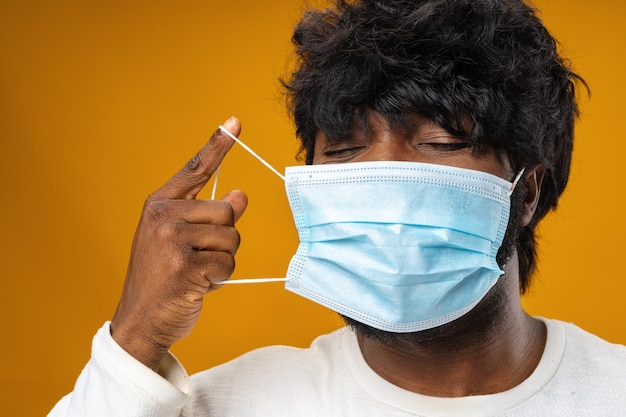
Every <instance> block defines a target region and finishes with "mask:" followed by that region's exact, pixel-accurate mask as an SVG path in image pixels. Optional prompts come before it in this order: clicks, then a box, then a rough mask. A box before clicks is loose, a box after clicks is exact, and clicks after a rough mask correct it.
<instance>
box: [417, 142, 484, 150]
mask: <svg viewBox="0 0 626 417" xmlns="http://www.w3.org/2000/svg"><path fill="white" fill-rule="evenodd" d="M417 146H420V147H421V146H429V147H431V148H434V149H436V150H439V151H458V150H461V149H465V148H469V147H471V146H472V143H471V142H467V141H463V142H423V143H419V144H418V145H417Z"/></svg>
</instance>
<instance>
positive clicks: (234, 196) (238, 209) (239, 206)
mask: <svg viewBox="0 0 626 417" xmlns="http://www.w3.org/2000/svg"><path fill="white" fill-rule="evenodd" d="M222 201H225V202H227V203H229V204H230V206H231V207H232V210H233V215H234V221H235V223H236V222H237V221H238V220H239V219H240V218H241V216H242V215H243V212H244V211H245V210H246V207H248V196H247V195H246V193H244V192H243V191H241V190H233V191H231V192H229V193H227V194H226V195H225V196H224V197H222Z"/></svg>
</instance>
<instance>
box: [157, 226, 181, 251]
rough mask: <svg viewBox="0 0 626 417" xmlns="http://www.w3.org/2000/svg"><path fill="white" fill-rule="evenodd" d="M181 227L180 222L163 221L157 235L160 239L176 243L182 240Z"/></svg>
mask: <svg viewBox="0 0 626 417" xmlns="http://www.w3.org/2000/svg"><path fill="white" fill-rule="evenodd" d="M180 229H181V224H180V223H171V222H168V223H163V224H161V225H159V227H158V229H157V237H158V239H159V240H160V241H166V242H170V243H173V244H175V243H177V242H178V241H179V240H180ZM175 246H177V245H175Z"/></svg>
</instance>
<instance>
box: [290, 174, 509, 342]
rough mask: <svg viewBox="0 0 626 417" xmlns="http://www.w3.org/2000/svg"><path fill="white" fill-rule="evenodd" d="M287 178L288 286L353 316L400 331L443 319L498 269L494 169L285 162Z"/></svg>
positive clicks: (502, 198) (505, 202)
mask: <svg viewBox="0 0 626 417" xmlns="http://www.w3.org/2000/svg"><path fill="white" fill-rule="evenodd" d="M518 178H519V177H518ZM285 186H286V189H287V196H288V198H289V202H290V205H291V209H292V212H293V217H294V220H295V223H296V227H297V229H298V233H299V237H300V246H299V247H298V250H297V253H296V254H295V256H294V257H293V258H292V260H291V263H290V265H289V269H288V272H287V282H286V288H287V289H288V290H290V291H292V292H294V293H296V294H300V295H302V296H304V297H306V298H308V299H310V300H313V301H315V302H317V303H319V304H322V305H324V306H326V307H328V308H330V309H331V310H334V311H336V312H338V313H340V314H342V315H345V316H348V317H350V318H352V319H354V320H356V321H359V322H361V323H364V324H367V325H369V326H372V327H374V328H377V329H380V330H385V331H390V332H399V333H403V332H415V331H420V330H425V329H430V328H433V327H437V326H440V325H442V324H446V323H449V322H451V321H452V320H455V319H457V318H459V317H461V316H462V315H464V314H466V313H467V312H469V311H470V310H471V309H472V308H474V307H475V306H476V305H477V304H478V302H479V301H480V300H481V299H482V298H483V297H484V296H485V294H486V293H487V292H488V291H489V289H490V288H491V287H492V286H493V285H494V284H495V283H496V282H497V280H498V277H499V276H500V275H501V274H502V273H503V271H502V270H501V269H500V267H499V266H498V264H497V263H496V254H497V252H498V249H499V248H500V245H501V244H502V239H503V237H504V233H505V230H506V227H507V223H508V218H509V209H510V193H511V191H512V188H513V184H512V183H510V182H508V181H506V180H504V179H502V178H500V177H497V176H494V175H491V174H487V173H484V172H480V171H474V170H468V169H462V168H456V167H449V166H444V165H432V164H423V163H415V162H359V163H348V164H333V165H319V166H316V165H313V166H302V167H289V168H287V170H286V174H285Z"/></svg>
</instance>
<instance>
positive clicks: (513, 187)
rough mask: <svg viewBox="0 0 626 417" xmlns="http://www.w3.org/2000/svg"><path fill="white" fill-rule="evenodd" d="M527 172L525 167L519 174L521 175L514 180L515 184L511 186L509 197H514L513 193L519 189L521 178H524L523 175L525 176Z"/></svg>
mask: <svg viewBox="0 0 626 417" xmlns="http://www.w3.org/2000/svg"><path fill="white" fill-rule="evenodd" d="M525 170H526V168H525V167H524V168H522V170H521V171H520V172H519V174H517V176H516V177H515V179H514V180H513V183H512V184H511V189H510V190H509V197H511V196H512V195H513V191H515V187H517V183H518V182H519V180H520V178H522V174H524V171H525Z"/></svg>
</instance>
